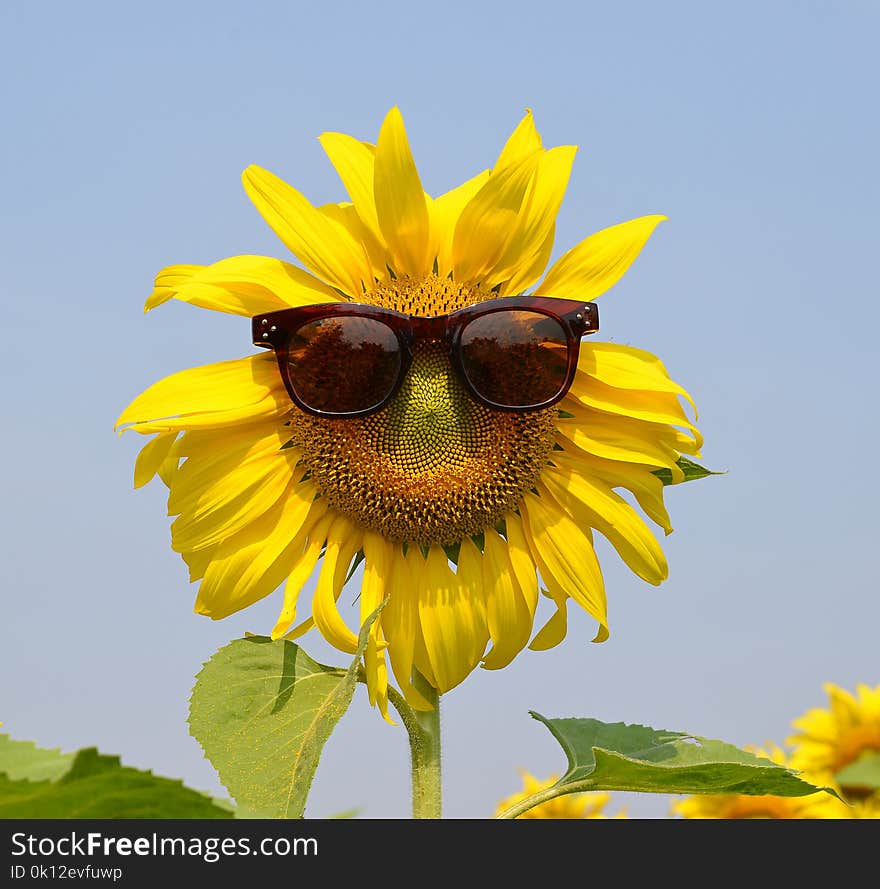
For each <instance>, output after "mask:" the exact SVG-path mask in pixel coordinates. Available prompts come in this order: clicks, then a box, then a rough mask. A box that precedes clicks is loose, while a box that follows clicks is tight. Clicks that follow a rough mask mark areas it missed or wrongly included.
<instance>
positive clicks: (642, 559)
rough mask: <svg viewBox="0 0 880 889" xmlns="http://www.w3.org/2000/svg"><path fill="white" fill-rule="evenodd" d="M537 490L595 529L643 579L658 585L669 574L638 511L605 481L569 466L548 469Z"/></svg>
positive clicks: (584, 524) (582, 525)
mask: <svg viewBox="0 0 880 889" xmlns="http://www.w3.org/2000/svg"><path fill="white" fill-rule="evenodd" d="M541 478H542V482H543V484H542V485H538V490H539V491H540V492H541V494H542V496H543V495H544V494H545V493H549V495H550V496H551V498H552V499H554V500H555V501H556V502H557V503H558V504H559V505H560V506H561V507H562V508H563V509H564V510H565V511H566V512H567V513H568V514H569V515H571V517H572V518H573V519H574V520H575V522H576V523H577V524H578V525H580V526H581V527H584V526H588V527H591V528H595V529H596V530H597V531H599V532H600V533H601V534H603V535H604V536H605V537H607V538H608V540H609V541H610V542H611V544H612V546H613V547H614V548H615V549H616V550H617V552H618V555H619V556H620V557H621V558H622V559H623V561H624V562H626V564H627V565H628V566H629V567H630V569H632V571H633V572H634V573H635V574H637V575H638V576H639V577H641V578H642V580H646V581H647V582H648V583H650V584H653V585H654V586H658V585H659V584H660V583H662V582H663V581H664V580H665V579H666V578H667V576H668V575H669V568H668V566H667V564H666V557H665V556H664V555H663V550H662V549H661V548H660V544H659V543H657V541H656V539H655V538H654V535H653V534H652V533H651V532H650V531H649V530H648V527H647V525H645V523H644V522H643V521H642V520H641V519H640V518H639V516H638V514H637V513H636V511H635V510H634V509H633V508H632V507H631V506H630V505H629V504H628V503H627V502H626V501H625V500H624V499H623V498H622V497H621V496H620V495H619V494H615V493H614V491H612V490H611V488H610V487H609V486H608V485H607V484H605V483H604V482H602V481H600V480H598V479H593V478H590V477H589V476H587V475H586V474H583V473H581V472H577V471H575V470H573V469H572V468H571V466H569V465H557V466H553V467H547V469H546V471H545V472H544V473H543V474H542V476H541Z"/></svg>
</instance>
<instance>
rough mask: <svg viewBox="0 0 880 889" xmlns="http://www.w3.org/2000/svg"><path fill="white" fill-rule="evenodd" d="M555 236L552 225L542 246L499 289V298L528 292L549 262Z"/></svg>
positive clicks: (516, 268) (515, 269)
mask: <svg viewBox="0 0 880 889" xmlns="http://www.w3.org/2000/svg"><path fill="white" fill-rule="evenodd" d="M555 236H556V226H555V225H553V226H552V227H551V228H550V231H549V232H548V233H547V237H546V238H545V239H544V244H543V245H542V246H541V247H540V248H539V249H538V251H537V252H536V253H534V254H533V255H532V258H531V259H530V260H528V261H527V262H522V263H520V264H519V265H517V266H516V267H515V268H514V270H513V275H512V277H510V278H508V279H507V280H506V281H505V282H504V283H503V284H502V285H501V287H500V288H499V290H498V295H499V296H518V295H519V294H520V293H523V291H525V290H528V288H529V287H531V286H532V285H533V284H534V283H535V281H537V280H538V278H540V277H541V273H542V272H543V271H544V269H546V268H547V263H548V262H550V255H551V254H552V253H553V241H554V238H555Z"/></svg>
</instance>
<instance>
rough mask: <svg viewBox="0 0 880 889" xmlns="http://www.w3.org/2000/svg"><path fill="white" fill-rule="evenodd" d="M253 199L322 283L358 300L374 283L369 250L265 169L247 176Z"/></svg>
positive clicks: (248, 172)
mask: <svg viewBox="0 0 880 889" xmlns="http://www.w3.org/2000/svg"><path fill="white" fill-rule="evenodd" d="M242 182H243V183H244V188H245V191H246V192H247V194H248V197H249V198H250V199H251V201H253V203H254V206H255V207H256V208H257V210H259V211H260V214H261V215H262V217H263V218H264V219H265V220H266V222H268V223H269V225H270V226H271V228H272V230H273V231H274V232H275V234H277V235H278V237H279V238H281V240H282V242H283V243H284V244H285V245H286V246H287V248H288V249H289V250H290V251H291V252H292V253H293V254H294V256H296V257H297V258H298V259H299V260H300V262H302V263H303V264H304V265H305V266H306V267H307V268H309V269H311V270H312V271H313V272H314V273H315V274H316V275H317V276H318V277H319V278H320V279H321V280H322V281H326V282H327V283H328V284H330V285H331V286H332V287H336V288H338V289H339V290H340V291H342V293H344V294H346V295H347V296H349V297H351V298H352V299H359V298H360V297H361V295H362V294H363V283H362V282H365V281H366V282H367V283H368V284H370V283H371V282H372V276H371V271H370V269H368V268H366V267H365V262H364V251H363V247H362V246H361V245H360V244H358V243H357V242H356V241H355V240H354V238H352V236H351V235H350V234H349V233H348V232H347V231H346V230H345V228H343V227H342V226H341V225H339V224H338V223H337V222H335V221H334V220H332V219H329V218H328V217H327V216H326V215H324V214H323V213H321V212H320V211H319V210H318V209H317V208H316V207H313V206H312V205H311V204H310V203H309V201H307V200H306V199H305V198H304V197H303V196H302V195H301V194H300V193H299V192H298V191H297V190H296V189H295V188H292V187H291V186H290V185H288V184H287V183H286V182H284V181H283V180H281V179H279V178H278V177H277V176H275V175H274V174H273V173H270V172H269V171H268V170H264V169H263V168H262V167H258V166H256V165H251V166H250V167H248V168H247V169H246V170H245V171H244V173H243V174H242Z"/></svg>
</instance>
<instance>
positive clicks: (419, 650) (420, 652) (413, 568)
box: [406, 546, 438, 710]
mask: <svg viewBox="0 0 880 889" xmlns="http://www.w3.org/2000/svg"><path fill="white" fill-rule="evenodd" d="M406 564H407V568H408V573H409V577H410V579H411V581H412V594H413V598H414V599H415V604H416V615H417V627H416V636H415V640H414V645H413V666H414V667H415V669H416V670H418V671H419V673H421V675H422V676H424V678H425V679H426V680H427V682H428V684H429V685H431V686H432V687H434V688H437V687H438V685H437V678H436V677H435V676H434V668H433V667H432V666H431V660H430V658H429V657H428V648H427V645H426V644H425V636H424V632H423V630H422V619H421V614H420V604H419V590H422V589H423V588H424V587H425V584H426V577H427V571H428V566H427V563H426V561H425V559H424V558H423V556H422V552H421V548H420V547H418V546H411V547H409V548H408V549H407V551H406ZM430 709H432V710H433V709H434V708H433V707H431V708H430Z"/></svg>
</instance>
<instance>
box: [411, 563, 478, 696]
mask: <svg viewBox="0 0 880 889" xmlns="http://www.w3.org/2000/svg"><path fill="white" fill-rule="evenodd" d="M462 552H466V549H465V547H463V548H462ZM475 577H476V575H475V574H474V573H468V572H467V571H466V570H460V571H459V573H458V574H453V573H452V571H451V570H450V568H449V564H448V562H447V559H446V553H445V552H444V551H443V549H442V547H439V546H432V547H431V549H430V551H429V552H428V558H427V560H426V563H425V570H424V573H423V576H422V583H421V585H420V587H419V591H418V596H419V620H420V622H421V626H422V636H423V638H424V642H425V648H426V651H427V655H428V660H429V661H430V664H431V669H432V672H433V674H434V679H435V680H436V683H435V688H436V689H437V690H438V691H439V692H440V693H441V694H443V693H445V692H447V691H449V689H451V688H454V687H455V686H456V685H458V684H459V683H460V682H461V681H462V680H463V679H465V678H466V677H467V675H468V674H469V673H470V672H471V671H472V670H473V669H474V667H475V666H476V665H477V664H478V663H479V661H480V658H482V656H483V652H484V651H485V648H486V643H487V642H488V640H489V632H488V628H487V626H486V618H485V607H484V606H483V604H482V601H481V600H480V599H478V598H475V597H474V596H473V595H472V590H471V589H469V586H470V583H469V582H473V581H474V579H475Z"/></svg>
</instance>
